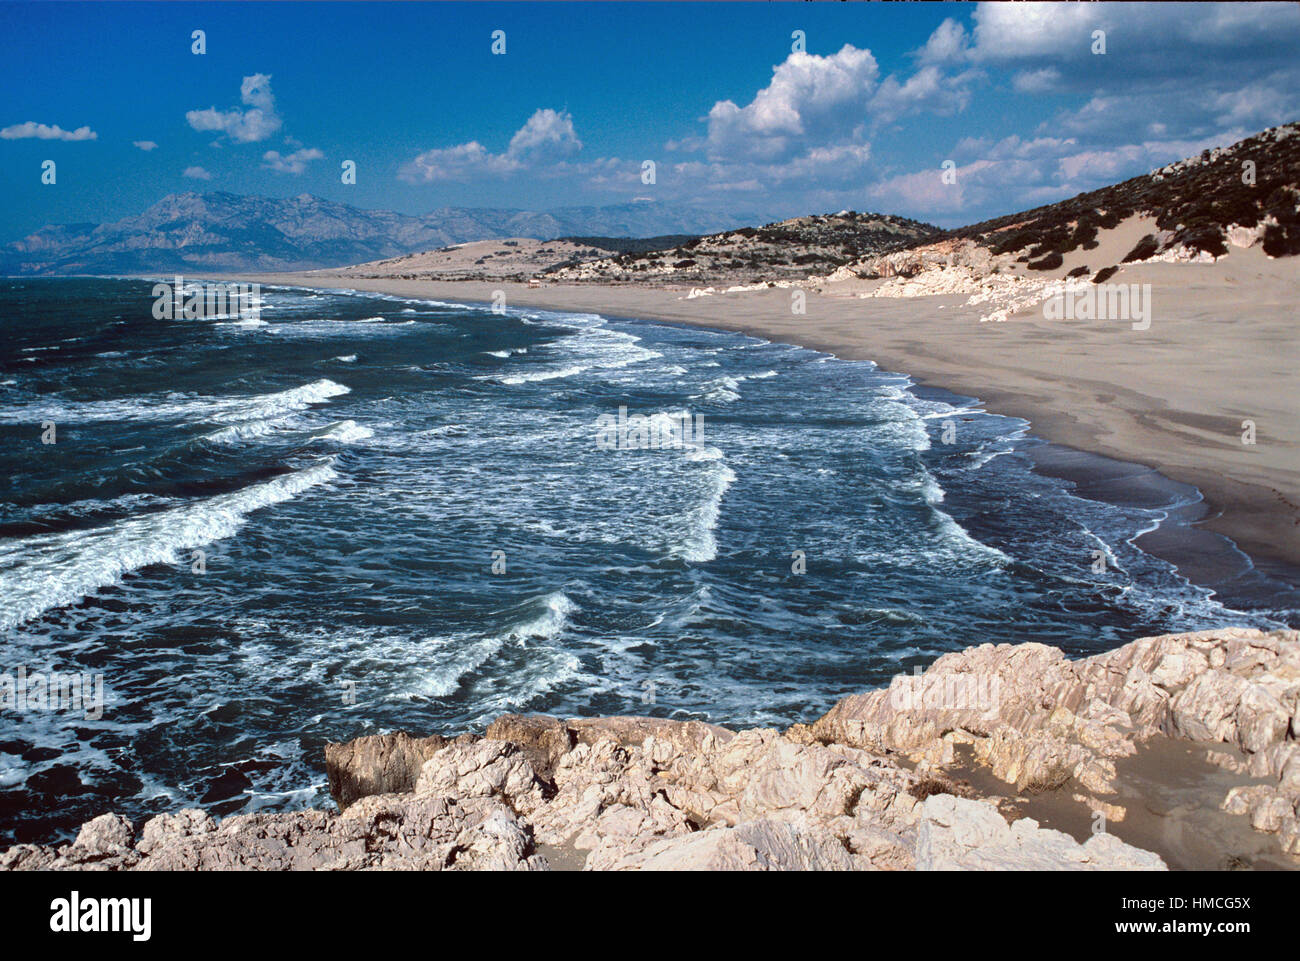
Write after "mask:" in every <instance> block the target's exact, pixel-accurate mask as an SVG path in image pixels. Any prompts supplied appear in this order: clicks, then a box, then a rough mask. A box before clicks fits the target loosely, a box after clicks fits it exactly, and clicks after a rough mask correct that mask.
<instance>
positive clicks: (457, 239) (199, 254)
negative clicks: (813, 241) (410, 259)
mask: <svg viewBox="0 0 1300 961" xmlns="http://www.w3.org/2000/svg"><path fill="white" fill-rule="evenodd" d="M756 216H757V215H755V214H753V213H742V214H736V215H729V214H726V213H722V212H720V211H705V210H700V209H697V208H692V207H679V206H673V205H669V204H661V203H658V202H654V201H634V202H631V203H625V204H617V205H614V206H608V207H561V208H558V209H555V210H548V211H531V210H505V209H496V208H476V207H444V208H442V209H440V210H435V211H433V212H432V213H429V214H426V215H424V216H418V217H417V216H410V215H407V214H398V213H393V212H392V211H387V210H362V209H360V208H357V207H351V206H348V205H347V204H340V203H335V202H333V201H329V200H322V199H321V198H320V197H315V196H312V195H311V194H302V195H300V196H297V197H293V198H289V199H277V198H271V197H258V196H240V195H238V194H231V193H224V192H213V193H204V194H198V193H182V194H169V195H168V196H166V197H164V198H163V199H162V200H160V201H158V203H156V204H154V205H153V206H152V207H150V208H149V209H147V210H145V211H144V212H143V213H141V214H138V215H136V216H134V217H126V218H124V219H122V220H119V221H117V222H116V223H108V224H88V223H83V224H64V225H60V226H49V227H43V228H41V229H40V230H38V231H36V232H35V233H33V234H31V235H29V236H27V237H25V238H23V239H22V240H19V241H16V242H15V243H12V244H9V245H7V246H5V247H3V248H0V274H32V275H41V274H127V273H157V272H165V271H173V270H189V271H197V270H204V271H218V270H220V271H239V270H258V271H261V270H266V271H271V270H300V269H307V268H313V267H337V266H343V265H347V264H357V263H362V262H365V261H371V260H379V259H383V258H387V257H396V256H400V255H402V254H407V253H414V252H417V251H424V250H430V249H432V248H437V247H445V246H447V245H449V244H459V243H466V242H469V241H473V240H487V239H494V238H501V237H531V238H534V239H537V240H551V239H554V238H556V237H561V236H565V235H599V236H618V237H648V236H656V235H662V234H701V233H708V232H711V231H717V230H722V229H726V228H728V227H735V226H740V225H742V224H745V223H752V222H754V220H755V219H756Z"/></svg>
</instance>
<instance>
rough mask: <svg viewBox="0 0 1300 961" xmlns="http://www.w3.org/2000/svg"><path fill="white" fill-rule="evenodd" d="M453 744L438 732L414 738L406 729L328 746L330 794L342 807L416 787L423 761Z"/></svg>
mask: <svg viewBox="0 0 1300 961" xmlns="http://www.w3.org/2000/svg"><path fill="white" fill-rule="evenodd" d="M448 743H450V742H449V741H448V740H447V738H445V737H441V736H439V735H437V734H434V735H431V736H429V737H425V738H413V737H411V735H409V734H407V733H406V732H405V731H396V732H394V733H392V734H372V735H367V736H366V737H359V738H357V739H356V740H353V741H348V742H347V743H346V744H326V745H325V774H326V776H327V777H328V778H329V785H330V795H331V796H332V797H333V798H334V800H335V801H337V802H338V805H339V807H340V808H341V809H346V808H347V806H348V805H349V804H351V803H352V802H353V801H355V800H357V799H358V798H363V797H366V796H367V795H369V794H401V793H404V792H406V791H410V790H412V789H414V787H415V781H416V778H418V777H419V775H420V768H421V767H423V766H424V762H425V761H427V760H428V759H429V758H431V757H433V755H435V754H436V753H438V751H440V750H442V749H443V748H444V747H446V746H447V744H448Z"/></svg>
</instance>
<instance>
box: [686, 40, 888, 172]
mask: <svg viewBox="0 0 1300 961" xmlns="http://www.w3.org/2000/svg"><path fill="white" fill-rule="evenodd" d="M879 72H880V68H879V67H878V66H877V64H876V58H875V57H873V56H872V55H871V51H870V50H859V49H858V48H857V47H854V46H853V45H851V44H845V45H844V46H843V47H841V48H840V51H839V52H838V53H834V54H831V55H830V56H826V57H822V56H818V55H817V54H811V53H804V52H801V51H798V52H794V53H791V54H790V55H789V56H788V57H787V58H786V59H785V61H784V62H783V63H781V64H778V65H777V66H776V67H775V68H774V69H773V71H772V80H771V82H770V83H769V84H768V85H767V86H766V87H764V88H763V89H762V90H760V91H758V93H757V94H755V96H754V99H753V100H752V101H751V102H750V103H749V104H747V105H746V106H744V107H738V106H736V104H735V103H734V102H732V101H731V100H720V101H718V102H717V103H715V104H714V105H713V108H712V109H711V110H710V111H709V116H708V127H709V132H708V142H707V150H708V154H709V156H710V157H713V158H715V159H739V158H751V159H762V160H778V159H781V158H783V157H789V156H791V155H793V154H794V153H796V152H798V151H799V150H800V149H801V148H802V149H806V148H807V147H808V146H814V145H825V144H828V143H833V142H836V141H843V140H845V139H856V138H854V131H855V128H859V127H861V126H862V125H863V124H865V123H866V121H867V104H868V101H869V98H870V96H871V94H872V92H873V91H874V90H875V87H876V78H877V76H878V75H879Z"/></svg>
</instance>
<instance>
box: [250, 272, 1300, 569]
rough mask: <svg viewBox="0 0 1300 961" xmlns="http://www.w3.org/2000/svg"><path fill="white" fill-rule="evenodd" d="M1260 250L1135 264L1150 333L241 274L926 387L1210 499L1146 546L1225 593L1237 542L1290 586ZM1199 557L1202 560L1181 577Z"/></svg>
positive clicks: (759, 298)
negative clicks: (564, 319) (655, 330)
mask: <svg viewBox="0 0 1300 961" xmlns="http://www.w3.org/2000/svg"><path fill="white" fill-rule="evenodd" d="M1255 254H1256V252H1252V251H1246V252H1242V253H1240V254H1235V255H1234V257H1233V258H1225V260H1224V261H1221V262H1220V263H1218V264H1213V265H1204V264H1161V263H1153V264H1137V265H1130V266H1129V267H1127V268H1125V270H1124V271H1123V272H1122V279H1123V280H1124V281H1125V282H1129V283H1135V282H1138V283H1140V282H1148V283H1151V284H1152V286H1153V288H1154V289H1155V298H1154V300H1155V303H1156V311H1155V314H1154V323H1152V325H1151V327H1150V329H1148V330H1146V331H1141V332H1139V331H1134V330H1131V329H1130V325H1129V324H1127V323H1118V322H1115V321H1083V320H1080V321H1070V322H1060V321H1048V320H1044V319H1043V318H1042V317H1041V316H1037V317H1035V316H1032V315H1028V316H1022V317H1015V318H1013V319H1012V320H1009V321H1006V322H1003V323H981V322H980V321H979V308H972V307H968V306H964V302H965V297H964V296H962V295H940V296H931V297H923V298H915V297H910V298H886V297H878V298H859V297H856V296H845V295H843V294H839V293H835V292H824V291H819V290H817V289H809V290H806V291H805V295H806V311H805V313H803V314H798V313H794V312H793V311H792V309H791V291H790V290H788V289H784V288H775V289H768V290H759V291H745V292H740V293H729V294H715V295H708V296H695V297H691V296H689V293H690V292H689V291H687V290H682V289H673V288H664V287H652V286H604V285H565V286H543V287H529V286H527V285H524V284H517V283H505V282H497V283H481V282H470V281H447V282H440V281H424V280H403V279H396V278H362V277H356V276H351V275H347V274H343V273H337V272H333V271H324V270H322V271H311V272H302V273H280V274H261V275H240V278H241V279H244V280H255V281H257V282H260V283H263V284H267V285H287V286H298V287H314V288H325V289H350V290H360V291H368V292H374V293H384V294H389V295H394V296H401V297H412V298H416V299H430V300H442V301H447V302H456V303H466V304H480V305H481V304H485V303H490V302H492V300H493V297H494V295H495V294H496V293H497V292H498V291H500V292H502V293H503V294H504V296H505V303H506V304H507V305H508V306H511V307H530V308H539V309H549V310H562V311H576V312H590V313H596V314H600V315H602V316H606V317H610V318H612V319H631V320H637V319H640V320H648V321H654V322H660V323H669V324H683V325H689V326H700V327H708V328H713V329H722V330H729V331H735V332H739V333H744V334H748V335H751V336H756V337H762V338H764V339H766V340H770V341H775V342H784V343H791V344H796V345H798V346H802V347H807V348H810V349H813V350H819V351H823V352H826V353H829V354H833V355H834V356H836V357H840V358H843V359H846V360H867V361H872V362H874V363H875V364H877V365H878V366H879V367H881V368H882V369H885V370H890V371H895V372H898V373H901V374H904V375H906V376H907V377H909V378H910V379H911V380H912V381H913V382H914V383H915V384H916V385H918V387H921V388H927V389H937V390H942V391H948V392H951V393H953V394H957V395H962V396H967V397H972V398H976V399H977V400H978V401H979V403H980V404H981V406H982V407H983V408H984V409H985V410H987V411H989V412H990V413H995V414H1003V415H1008V416H1013V417H1018V418H1022V419H1024V420H1026V421H1028V422H1029V425H1030V426H1029V430H1030V432H1031V433H1032V435H1033V436H1034V437H1037V438H1040V439H1042V440H1045V441H1048V442H1049V443H1050V444H1054V445H1059V446H1061V447H1064V448H1071V449H1073V450H1075V451H1081V452H1086V453H1088V454H1092V455H1096V456H1097V457H1098V458H1101V459H1103V460H1111V461H1115V462H1121V463H1123V464H1132V465H1140V466H1142V467H1146V468H1149V469H1151V470H1153V471H1158V472H1159V474H1160V475H1163V477H1164V478H1167V479H1168V481H1170V482H1173V483H1175V484H1184V485H1190V486H1191V487H1194V488H1196V489H1197V490H1198V491H1200V493H1201V494H1202V495H1203V497H1204V503H1203V504H1201V505H1199V506H1193V507H1190V508H1188V509H1183V510H1181V511H1180V515H1181V516H1180V517H1178V518H1175V519H1176V520H1177V521H1178V524H1176V525H1162V531H1163V534H1161V535H1159V536H1155V537H1149V538H1147V539H1146V541H1144V542H1143V543H1142V546H1143V548H1144V549H1147V550H1148V551H1149V552H1151V553H1155V554H1157V555H1159V556H1162V557H1164V559H1166V560H1171V561H1173V562H1175V563H1176V564H1177V566H1178V567H1179V568H1180V570H1184V569H1186V570H1187V571H1189V572H1190V573H1194V575H1195V576H1189V579H1191V580H1193V581H1194V582H1195V583H1200V584H1204V585H1205V586H1210V587H1213V588H1214V589H1216V590H1217V591H1220V592H1223V591H1225V590H1229V589H1230V587H1231V585H1232V583H1233V582H1234V581H1235V580H1237V578H1238V575H1239V572H1240V571H1239V569H1240V567H1241V566H1242V561H1241V560H1240V559H1237V560H1234V559H1233V558H1232V553H1233V551H1232V546H1233V545H1235V547H1236V548H1239V549H1240V552H1241V553H1244V554H1245V555H1246V556H1247V557H1248V558H1249V559H1250V561H1251V562H1253V565H1254V567H1255V568H1256V573H1257V575H1258V576H1262V577H1265V578H1268V579H1270V580H1273V581H1281V582H1282V583H1283V584H1285V585H1289V587H1290V588H1291V589H1292V590H1294V589H1295V588H1296V586H1297V584H1298V583H1300V581H1297V578H1296V575H1297V572H1300V445H1297V443H1296V442H1295V440H1294V439H1293V438H1292V437H1290V436H1288V433H1289V431H1290V429H1291V427H1292V426H1293V425H1294V424H1295V423H1297V422H1300V399H1297V398H1296V396H1295V394H1294V391H1293V390H1292V389H1291V384H1290V380H1289V378H1290V376H1291V372H1292V371H1293V370H1294V369H1295V367H1296V363H1295V362H1297V361H1300V339H1297V338H1295V337H1294V336H1293V335H1292V334H1291V333H1290V331H1289V329H1288V323H1289V320H1288V317H1287V313H1288V311H1289V309H1290V305H1289V304H1288V303H1287V302H1286V295H1287V291H1288V290H1289V289H1290V290H1294V289H1300V264H1293V263H1291V262H1290V261H1270V260H1267V259H1266V258H1264V257H1263V256H1262V255H1255ZM227 279H232V278H227ZM1293 281H1295V282H1294V283H1293ZM1247 284H1249V285H1250V287H1251V293H1252V296H1253V297H1254V301H1253V304H1252V306H1253V308H1254V309H1253V310H1252V312H1251V316H1249V317H1247V316H1243V314H1242V308H1243V306H1244V304H1243V301H1242V296H1241V295H1242V291H1241V290H1240V289H1239V288H1240V287H1241V286H1245V285H1247ZM1227 316H1231V320H1230V321H1225V320H1224V318H1225V317H1227ZM1228 323H1230V324H1231V326H1230V327H1229V326H1227V324H1228ZM1066 370H1068V371H1069V373H1068V374H1067V373H1065V371H1066ZM1252 415H1253V416H1252ZM1247 419H1249V420H1251V421H1252V422H1253V423H1254V424H1255V425H1256V431H1257V443H1256V444H1254V445H1246V444H1243V443H1242V422H1243V421H1244V420H1247ZM1053 469H1055V470H1057V471H1058V474H1057V476H1061V477H1064V478H1066V479H1068V480H1072V481H1075V482H1076V483H1078V482H1079V481H1080V480H1081V479H1082V480H1083V481H1084V482H1089V481H1090V479H1091V478H1093V477H1094V476H1095V475H1096V473H1097V467H1096V464H1095V463H1092V464H1088V465H1086V466H1084V467H1082V468H1080V465H1078V464H1076V465H1073V467H1072V468H1070V469H1065V468H1064V467H1063V466H1062V464H1061V462H1060V459H1059V458H1058V459H1057V463H1056V464H1055V466H1054V467H1052V468H1048V472H1049V473H1050V472H1052V470H1053ZM1103 473H1104V472H1103ZM1101 499H1106V498H1105V497H1102V498H1101ZM1178 531H1181V532H1182V533H1181V534H1178V533H1177V532H1178ZM1215 535H1217V537H1216V536H1215ZM1224 538H1226V539H1228V541H1227V542H1225V541H1224ZM1228 542H1230V543H1228ZM1189 546H1194V547H1195V548H1196V550H1197V556H1196V557H1195V558H1192V557H1190V556H1183V557H1181V560H1182V563H1178V560H1177V559H1178V558H1179V557H1180V554H1182V553H1183V552H1185V550H1186V549H1187V548H1188V547H1189ZM1207 550H1208V551H1209V552H1210V553H1209V555H1208V558H1209V559H1207V555H1206V553H1205V552H1206V551H1207ZM1248 566H1249V565H1248ZM1256 579H1257V578H1256ZM1248 590H1250V591H1252V592H1254V591H1256V590H1257V588H1256V587H1248ZM1229 593H1230V590H1229Z"/></svg>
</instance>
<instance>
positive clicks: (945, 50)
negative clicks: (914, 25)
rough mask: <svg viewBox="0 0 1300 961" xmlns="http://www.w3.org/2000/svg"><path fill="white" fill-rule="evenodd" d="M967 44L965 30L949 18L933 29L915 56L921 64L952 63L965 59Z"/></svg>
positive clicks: (967, 39)
mask: <svg viewBox="0 0 1300 961" xmlns="http://www.w3.org/2000/svg"><path fill="white" fill-rule="evenodd" d="M969 42H970V41H969V38H968V37H967V36H966V28H965V27H964V26H962V24H960V23H958V22H957V21H956V20H954V19H952V17H949V18H948V19H947V20H945V21H944V22H943V23H941V24H939V26H937V27H936V28H935V30H934V33H932V34H930V39H929V40H927V41H926V42H925V46H924V47H922V48H921V49H920V50H918V51H917V54H916V56H917V59H918V60H919V61H920V62H921V63H927V64H928V63H934V64H941V63H953V62H956V61H959V60H964V59H965V58H966V54H967V51H968V47H969Z"/></svg>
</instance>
